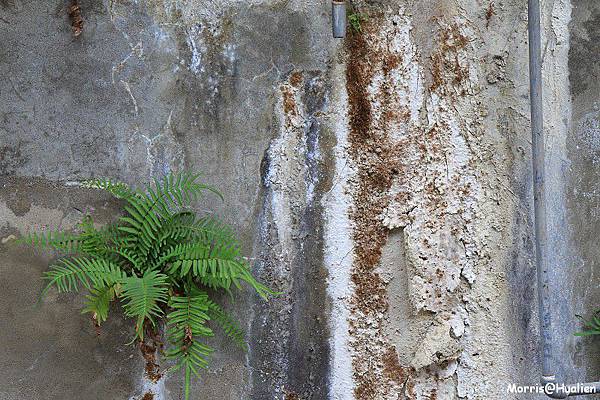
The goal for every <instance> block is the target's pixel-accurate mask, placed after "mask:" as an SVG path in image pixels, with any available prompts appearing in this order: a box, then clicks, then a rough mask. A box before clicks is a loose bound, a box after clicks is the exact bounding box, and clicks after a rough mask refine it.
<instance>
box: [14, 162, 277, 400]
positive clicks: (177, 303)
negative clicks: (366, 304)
mask: <svg viewBox="0 0 600 400" xmlns="http://www.w3.org/2000/svg"><path fill="white" fill-rule="evenodd" d="M198 177H199V176H198V175H196V174H189V173H181V174H171V175H168V176H166V177H165V178H164V179H162V180H154V182H153V184H149V185H146V186H145V189H144V190H139V189H133V188H131V187H129V186H128V185H127V184H125V183H123V182H119V181H113V180H110V179H94V180H90V181H87V182H85V184H84V186H86V187H88V188H93V189H100V190H104V191H107V192H109V193H110V194H111V195H113V196H114V197H116V198H117V199H120V200H121V201H122V202H123V204H124V207H123V208H124V213H123V215H122V216H121V217H119V218H118V219H117V220H116V221H114V222H113V223H110V224H108V225H105V226H103V227H99V228H97V227H96V226H95V225H94V224H93V221H92V218H91V217H89V216H86V217H85V218H84V219H83V221H82V222H81V223H80V224H79V227H78V231H77V232H65V231H55V232H48V233H31V234H29V235H26V236H24V237H23V238H21V239H20V240H19V242H21V243H28V244H31V245H34V246H37V247H41V248H48V249H52V250H55V251H58V253H59V255H60V256H59V258H58V259H57V260H56V261H55V262H54V263H52V265H50V269H49V270H48V272H46V273H45V274H44V278H45V280H46V281H47V282H48V283H47V286H46V287H45V289H44V290H43V292H42V294H43V295H44V294H46V293H47V292H48V290H49V289H50V288H52V287H55V288H56V289H57V290H58V291H59V292H77V291H79V290H80V289H84V290H85V291H86V292H87V294H86V296H85V298H86V303H85V308H84V309H83V312H86V313H90V314H91V315H92V318H93V319H94V322H95V324H96V325H97V326H99V325H100V324H102V323H103V322H104V321H106V319H107V318H108V313H109V309H110V304H111V302H113V301H119V302H120V303H121V304H122V306H123V310H124V313H125V315H126V316H127V317H130V318H132V319H133V321H134V323H135V338H134V341H135V340H139V341H140V342H141V343H143V340H144V334H145V332H146V333H147V334H148V335H150V333H148V332H152V333H153V334H154V333H156V332H157V331H158V326H159V324H161V325H162V324H164V325H162V326H164V327H165V334H166V339H167V341H168V343H167V346H166V351H165V353H164V354H165V356H166V357H167V358H169V359H173V360H175V366H174V370H179V369H182V370H183V372H184V374H185V398H186V400H187V399H189V398H190V382H191V377H192V375H198V373H199V371H200V370H201V369H203V368H207V366H208V365H209V358H210V355H211V353H212V352H213V349H212V348H211V347H209V346H208V345H206V344H205V343H203V342H202V339H204V338H207V337H211V336H213V335H214V334H215V333H214V332H213V330H212V327H211V326H209V325H208V322H209V321H212V322H214V323H215V325H217V326H220V328H222V330H223V332H224V334H225V335H227V336H229V337H230V338H231V339H232V340H233V341H234V342H235V343H236V344H238V345H239V346H240V347H241V348H243V349H246V348H247V345H246V342H245V340H244V337H245V336H244V332H243V331H242V330H241V329H240V327H239V326H238V324H237V322H236V321H235V320H234V319H233V318H232V316H231V315H230V314H228V313H227V312H226V311H225V310H224V309H223V308H221V306H220V305H219V304H217V303H216V302H215V301H214V300H213V299H212V298H211V296H212V295H214V294H215V293H217V292H219V291H221V292H225V293H229V294H231V292H232V290H233V289H240V288H241V287H242V286H241V283H242V282H244V283H246V284H247V285H248V286H250V287H251V288H252V289H254V290H255V291H256V292H257V293H258V295H259V296H261V297H262V298H263V299H265V300H266V299H268V297H269V296H270V295H274V294H276V293H274V292H272V291H271V290H270V289H269V288H267V287H266V286H264V285H263V284H261V283H259V282H258V281H257V280H256V279H255V278H254V277H253V276H252V273H251V271H250V266H249V265H248V263H247V262H246V261H245V259H244V258H243V257H242V255H241V252H240V245H239V243H238V240H237V238H236V234H235V232H234V231H233V230H232V229H231V228H229V227H228V226H227V225H225V224H224V223H222V222H220V221H219V220H218V219H217V218H215V217H214V216H212V215H204V216H197V215H196V213H195V212H194V211H193V210H192V208H191V204H192V203H193V202H195V201H196V200H197V199H198V198H199V196H200V195H202V194H203V193H205V192H210V193H212V194H215V195H217V196H219V197H221V198H222V196H221V194H219V193H218V192H217V191H216V190H215V189H213V188H211V187H209V186H207V185H204V184H202V183H200V182H199V181H198Z"/></svg>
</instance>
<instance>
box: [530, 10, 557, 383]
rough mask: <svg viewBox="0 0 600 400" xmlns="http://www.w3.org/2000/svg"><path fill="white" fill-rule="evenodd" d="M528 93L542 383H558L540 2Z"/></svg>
mask: <svg viewBox="0 0 600 400" xmlns="http://www.w3.org/2000/svg"><path fill="white" fill-rule="evenodd" d="M528 32H529V89H530V94H529V96H530V102H531V139H532V162H533V207H534V210H535V211H534V214H535V260H536V270H537V288H538V302H539V318H540V340H541V347H542V382H543V383H546V382H549V381H554V380H555V376H554V374H555V369H554V359H553V352H552V323H551V319H552V316H551V308H550V301H549V300H550V287H549V283H550V278H549V274H548V255H547V253H546V247H547V243H548V241H547V240H548V232H547V226H546V197H545V195H546V187H545V163H544V160H545V149H544V126H543V118H544V115H543V108H542V59H541V38H540V2H539V0H529V7H528Z"/></svg>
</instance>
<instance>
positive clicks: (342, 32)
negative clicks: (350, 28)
mask: <svg viewBox="0 0 600 400" xmlns="http://www.w3.org/2000/svg"><path fill="white" fill-rule="evenodd" d="M331 7H332V9H331V18H332V24H333V37H334V38H343V37H346V2H345V1H341V0H333V2H332V5H331Z"/></svg>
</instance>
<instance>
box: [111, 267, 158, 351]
mask: <svg viewBox="0 0 600 400" xmlns="http://www.w3.org/2000/svg"><path fill="white" fill-rule="evenodd" d="M166 281H167V276H166V275H164V274H161V273H159V272H157V271H146V272H145V273H144V275H143V276H142V277H138V276H131V277H127V278H125V279H123V280H122V287H121V290H122V297H123V299H124V300H125V301H126V303H125V304H124V305H123V308H124V310H125V315H127V316H128V317H135V318H136V319H137V321H136V336H137V337H139V339H140V340H144V321H145V320H146V319H148V320H149V321H150V322H151V323H152V324H153V325H154V324H155V320H154V319H155V318H156V317H160V316H162V314H163V311H162V309H161V308H160V303H165V302H166V301H167V286H166Z"/></svg>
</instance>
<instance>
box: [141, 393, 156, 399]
mask: <svg viewBox="0 0 600 400" xmlns="http://www.w3.org/2000/svg"><path fill="white" fill-rule="evenodd" d="M141 400H154V393H150V392H148V393H146V394H145V395H144V397H142V399H141Z"/></svg>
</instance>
